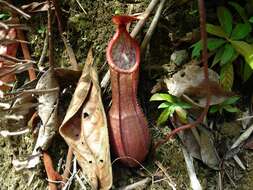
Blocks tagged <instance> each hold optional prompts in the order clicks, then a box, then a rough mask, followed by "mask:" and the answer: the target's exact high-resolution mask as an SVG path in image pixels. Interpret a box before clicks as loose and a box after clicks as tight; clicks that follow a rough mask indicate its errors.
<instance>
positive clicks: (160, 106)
mask: <svg viewBox="0 0 253 190" xmlns="http://www.w3.org/2000/svg"><path fill="white" fill-rule="evenodd" d="M171 105H172V104H171V103H169V102H163V103H161V104H160V105H159V106H158V109H164V108H168V107H170V106H171Z"/></svg>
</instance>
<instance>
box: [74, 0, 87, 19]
mask: <svg viewBox="0 0 253 190" xmlns="http://www.w3.org/2000/svg"><path fill="white" fill-rule="evenodd" d="M76 2H77V4H78V5H79V7H80V8H81V9H82V11H83V12H84V13H85V14H86V15H87V12H86V10H85V9H84V8H83V7H82V5H81V3H80V2H79V1H78V0H76Z"/></svg>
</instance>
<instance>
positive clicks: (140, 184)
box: [119, 177, 151, 190]
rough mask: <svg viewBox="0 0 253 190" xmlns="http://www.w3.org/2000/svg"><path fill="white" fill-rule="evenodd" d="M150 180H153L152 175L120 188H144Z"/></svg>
mask: <svg viewBox="0 0 253 190" xmlns="http://www.w3.org/2000/svg"><path fill="white" fill-rule="evenodd" d="M150 182H151V179H150V177H146V178H144V179H142V180H140V181H137V182H135V183H132V184H130V185H127V186H125V187H120V188H119V190H133V189H138V188H141V189H144V188H145V187H146V186H147V185H148V183H150Z"/></svg>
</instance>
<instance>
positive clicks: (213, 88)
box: [164, 64, 233, 107]
mask: <svg viewBox="0 0 253 190" xmlns="http://www.w3.org/2000/svg"><path fill="white" fill-rule="evenodd" d="M208 75H209V81H208V85H209V87H210V93H211V95H212V96H211V102H210V105H215V104H220V103H221V102H223V101H224V100H225V99H226V98H228V97H229V96H231V95H233V94H232V93H231V92H226V91H224V90H223V89H222V87H221V86H220V85H219V75H218V74H217V73H216V72H215V71H213V70H212V69H208ZM204 79H205V77H204V72H203V67H200V66H198V65H193V64H189V65H186V67H185V68H184V69H182V70H180V71H179V72H177V73H176V74H174V75H173V76H172V77H170V78H166V79H164V83H165V84H166V86H167V89H168V92H169V93H170V94H172V95H174V96H177V97H180V96H182V95H186V96H188V97H190V98H191V99H192V100H194V101H195V102H196V104H198V105H199V106H200V107H205V105H206V96H207V94H208V90H207V88H206V86H207V82H205V81H204Z"/></svg>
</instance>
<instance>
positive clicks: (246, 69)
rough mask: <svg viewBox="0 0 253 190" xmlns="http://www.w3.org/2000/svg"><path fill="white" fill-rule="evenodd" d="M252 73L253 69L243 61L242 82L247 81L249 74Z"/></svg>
mask: <svg viewBox="0 0 253 190" xmlns="http://www.w3.org/2000/svg"><path fill="white" fill-rule="evenodd" d="M252 73H253V70H252V69H251V67H250V66H249V65H248V64H247V63H245V64H244V66H243V76H242V77H243V82H245V81H247V80H248V79H249V78H250V77H251V75H252Z"/></svg>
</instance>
